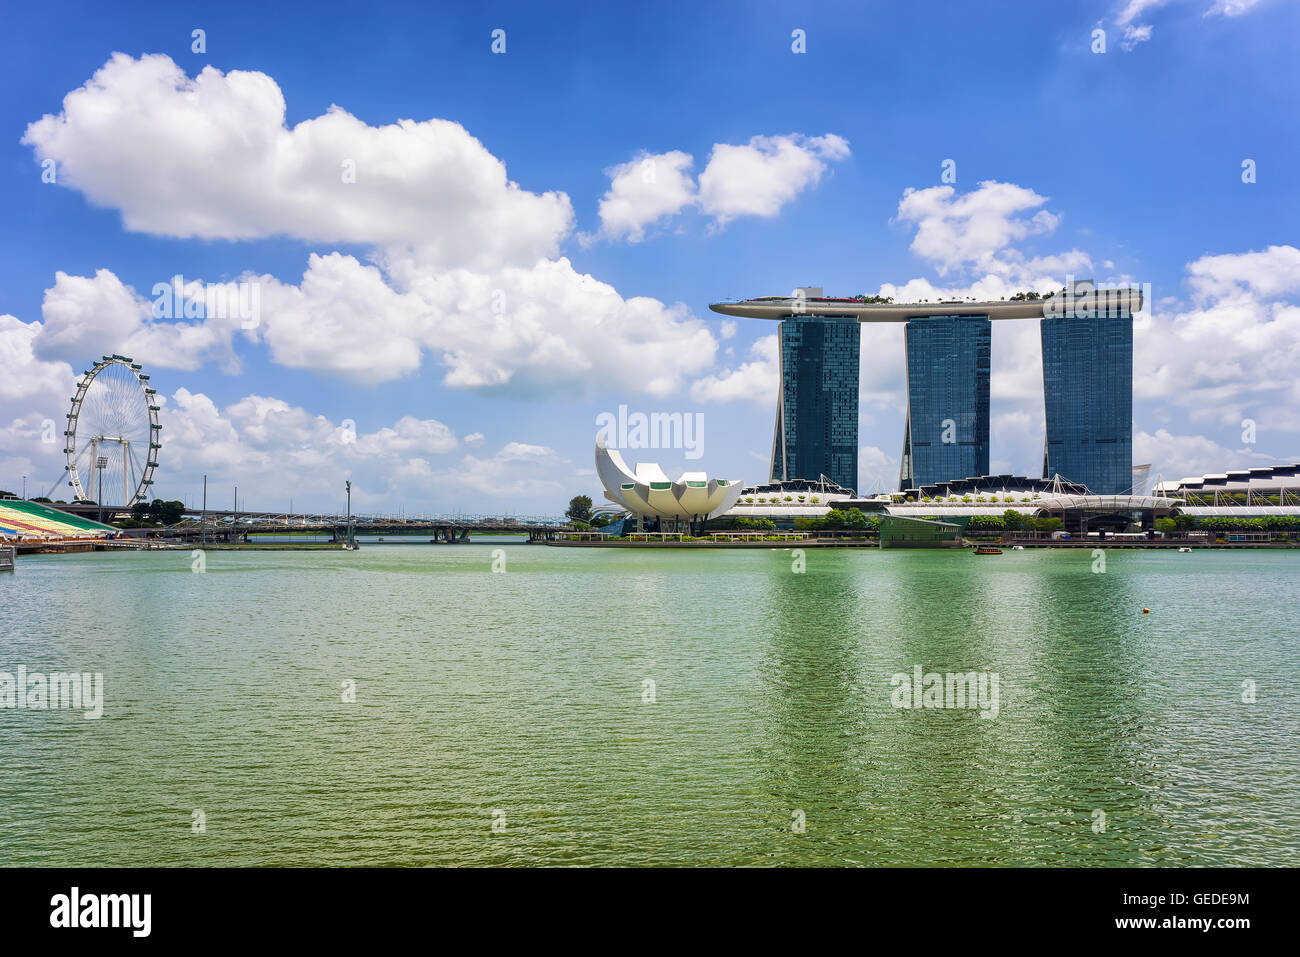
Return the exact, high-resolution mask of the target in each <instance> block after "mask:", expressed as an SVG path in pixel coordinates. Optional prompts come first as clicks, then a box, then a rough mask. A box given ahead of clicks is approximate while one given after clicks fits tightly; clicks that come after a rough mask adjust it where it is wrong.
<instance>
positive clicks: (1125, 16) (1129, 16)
mask: <svg viewBox="0 0 1300 957" xmlns="http://www.w3.org/2000/svg"><path fill="white" fill-rule="evenodd" d="M1168 2H1169V0H1128V3H1127V4H1126V5H1125V6H1124V9H1122V10H1121V11H1120V12H1119V15H1118V16H1117V17H1115V22H1116V23H1118V24H1119V25H1120V26H1126V25H1128V24H1130V23H1132V22H1133V21H1134V20H1136V19H1137V18H1138V17H1140V16H1142V14H1144V13H1145V12H1146V11H1148V10H1153V9H1155V8H1157V7H1163V6H1164V5H1165V4H1166V3H1168Z"/></svg>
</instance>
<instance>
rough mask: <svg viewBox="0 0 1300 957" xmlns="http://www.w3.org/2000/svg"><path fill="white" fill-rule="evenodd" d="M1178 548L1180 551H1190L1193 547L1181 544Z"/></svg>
mask: <svg viewBox="0 0 1300 957" xmlns="http://www.w3.org/2000/svg"><path fill="white" fill-rule="evenodd" d="M1178 550H1179V551H1180V552H1190V551H1191V549H1190V548H1188V547H1187V546H1186V545H1180V546H1179V547H1178Z"/></svg>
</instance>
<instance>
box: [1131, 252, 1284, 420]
mask: <svg viewBox="0 0 1300 957" xmlns="http://www.w3.org/2000/svg"><path fill="white" fill-rule="evenodd" d="M1298 262H1300V250H1297V249H1296V248H1295V247H1293V246H1270V247H1268V248H1267V249H1265V250H1262V251H1258V252H1256V251H1252V252H1246V253H1236V254H1226V255H1215V256H1204V257H1201V258H1200V259H1197V260H1195V261H1194V262H1191V263H1189V264H1188V265H1187V273H1188V283H1189V285H1190V286H1191V289H1192V294H1193V301H1192V303H1191V304H1190V305H1189V306H1187V307H1185V308H1181V309H1180V308H1174V309H1172V310H1165V311H1162V312H1161V313H1159V314H1157V315H1154V316H1150V317H1147V318H1146V320H1145V321H1139V322H1138V323H1137V324H1136V326H1135V330H1134V354H1135V359H1134V362H1135V366H1136V368H1135V370H1134V376H1133V386H1134V394H1135V396H1136V397H1138V398H1160V399H1162V400H1164V401H1165V402H1167V403H1169V404H1172V405H1175V406H1179V407H1182V408H1184V409H1186V411H1187V414H1188V416H1189V418H1190V419H1191V420H1192V421H1194V422H1202V423H1205V424H1207V425H1214V426H1219V427H1225V428H1228V429H1231V430H1236V429H1239V428H1240V427H1241V422H1242V420H1244V419H1247V418H1250V419H1252V420H1254V421H1255V422H1256V424H1257V428H1258V431H1259V433H1260V435H1261V441H1264V440H1265V438H1266V437H1267V436H1268V435H1269V434H1276V433H1278V432H1287V433H1294V432H1296V431H1300V421H1297V420H1296V417H1295V415H1294V414H1293V411H1292V410H1294V409H1295V408H1297V407H1300V380H1297V379H1296V376H1295V369H1296V363H1297V362H1300V302H1297V301H1296V300H1297V299H1298V298H1300V277H1298V276H1297V274H1296V273H1295V271H1294V270H1295V265H1294V264H1295V263H1298Z"/></svg>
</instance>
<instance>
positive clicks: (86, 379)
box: [63, 355, 162, 508]
mask: <svg viewBox="0 0 1300 957" xmlns="http://www.w3.org/2000/svg"><path fill="white" fill-rule="evenodd" d="M158 411H159V406H158V398H157V394H156V392H155V391H154V389H153V388H152V387H151V386H150V385H149V376H148V375H146V374H145V373H144V372H142V371H141V368H140V365H139V364H138V363H135V362H132V361H131V359H130V358H129V357H127V356H118V355H112V356H104V357H103V358H102V359H100V360H99V361H98V362H96V363H95V364H94V365H93V366H91V367H90V368H89V369H87V370H86V371H85V372H83V373H82V375H81V381H80V382H79V383H78V384H77V394H76V395H74V396H73V397H72V409H71V411H69V412H68V428H67V431H66V432H64V433H63V434H64V436H65V437H66V439H67V441H66V442H65V443H64V445H65V448H64V450H63V453H64V455H65V456H66V457H67V460H68V464H67V465H65V466H64V467H63V468H64V471H66V472H67V473H68V484H69V485H70V486H72V494H73V497H74V498H75V499H76V500H77V501H86V500H87V499H90V498H93V499H94V500H95V501H96V502H99V503H100V504H101V505H102V504H103V503H104V496H105V495H107V496H108V497H109V498H114V497H116V496H115V494H114V493H115V492H116V491H117V489H119V488H120V489H121V490H122V507H123V508H130V507H131V506H132V505H134V504H135V503H136V501H138V500H143V499H144V498H145V497H146V496H147V495H148V492H149V489H150V486H152V485H153V473H154V469H156V468H157V467H158V451H159V450H160V449H161V448H162V442H161V438H162V436H161V435H159V432H160V431H161V430H162V426H161V425H159V424H158ZM83 476H84V477H85V479H86V480H87V481H88V482H89V483H90V487H89V489H87V488H86V486H85V483H83V481H82V477H83ZM105 484H107V485H108V490H107V491H105V489H104V486H105Z"/></svg>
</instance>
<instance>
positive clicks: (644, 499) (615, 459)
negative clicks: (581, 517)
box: [596, 434, 744, 521]
mask: <svg viewBox="0 0 1300 957" xmlns="http://www.w3.org/2000/svg"><path fill="white" fill-rule="evenodd" d="M596 474H597V475H599V476H600V481H601V484H602V485H604V486H605V497H606V498H607V499H609V500H610V501H611V502H613V503H615V504H616V505H622V506H623V507H624V508H626V509H627V510H628V511H629V512H631V513H632V514H633V515H639V516H641V517H643V518H675V519H687V520H694V521H698V520H700V519H704V518H710V517H712V516H714V515H721V514H722V513H723V512H726V511H728V510H730V509H731V507H732V506H733V505H735V504H736V500H737V499H738V498H740V493H741V491H742V489H743V488H744V485H743V483H742V482H741V481H740V480H739V479H711V478H709V477H708V476H707V475H706V474H705V473H703V472H683V473H682V477H681V478H679V479H678V480H677V481H675V482H674V481H673V480H671V479H670V478H668V476H667V475H665V474H664V470H663V469H661V468H660V467H659V466H658V465H656V464H655V463H653V462H638V463H637V466H636V470H635V471H633V470H632V469H629V468H628V467H627V464H626V463H625V462H624V461H623V456H622V455H620V454H619V453H618V451H617V450H616V449H611V448H608V447H606V445H605V436H604V435H603V434H601V435H598V436H597V437H596Z"/></svg>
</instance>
